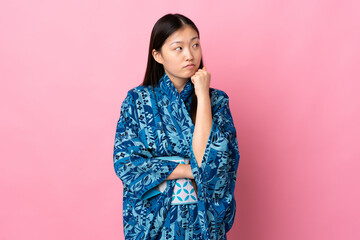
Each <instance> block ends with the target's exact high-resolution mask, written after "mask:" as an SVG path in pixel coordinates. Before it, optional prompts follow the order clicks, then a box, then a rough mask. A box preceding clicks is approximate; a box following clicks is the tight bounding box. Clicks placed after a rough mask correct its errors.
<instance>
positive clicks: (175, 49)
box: [153, 25, 202, 81]
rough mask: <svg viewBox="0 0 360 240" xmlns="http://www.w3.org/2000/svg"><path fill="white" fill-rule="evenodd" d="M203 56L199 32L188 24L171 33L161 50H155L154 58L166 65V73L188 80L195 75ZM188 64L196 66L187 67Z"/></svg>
mask: <svg viewBox="0 0 360 240" xmlns="http://www.w3.org/2000/svg"><path fill="white" fill-rule="evenodd" d="M201 56H202V52H201V46H200V39H199V37H198V34H197V32H196V31H195V30H194V29H193V28H192V27H190V26H188V25H185V26H184V27H182V28H181V29H179V30H177V31H175V32H174V33H173V34H171V35H170V36H169V37H168V38H167V39H166V41H165V42H164V44H163V46H162V47H161V50H160V52H157V51H155V49H154V50H153V57H154V59H155V60H156V61H157V62H158V63H160V64H162V65H163V66H164V70H165V72H166V74H167V75H168V76H169V78H170V79H171V80H175V81H178V80H182V81H186V80H187V79H188V78H189V77H191V76H192V75H194V74H195V72H196V71H197V70H198V68H199V66H200V61H201ZM188 64H194V66H193V67H190V68H189V67H185V66H186V65H188Z"/></svg>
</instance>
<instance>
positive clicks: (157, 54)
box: [152, 49, 163, 64]
mask: <svg viewBox="0 0 360 240" xmlns="http://www.w3.org/2000/svg"><path fill="white" fill-rule="evenodd" d="M152 56H153V57H154V59H155V61H157V62H158V63H160V64H163V58H162V56H161V53H160V52H158V51H156V50H155V49H153V50H152Z"/></svg>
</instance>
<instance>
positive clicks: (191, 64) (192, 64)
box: [185, 64, 195, 67]
mask: <svg viewBox="0 0 360 240" xmlns="http://www.w3.org/2000/svg"><path fill="white" fill-rule="evenodd" d="M189 66H195V64H188V65H186V66H185V67H189Z"/></svg>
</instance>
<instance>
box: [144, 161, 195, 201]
mask: <svg viewBox="0 0 360 240" xmlns="http://www.w3.org/2000/svg"><path fill="white" fill-rule="evenodd" d="M156 158H157V159H162V160H164V161H173V162H178V163H180V164H190V159H187V158H183V157H179V156H164V157H156ZM174 180H176V181H175V186H174V190H173V194H172V198H171V205H179V204H192V203H197V196H196V193H195V189H194V186H193V184H192V182H191V179H190V178H178V179H174ZM169 184H170V182H169V180H165V181H163V182H162V183H160V184H159V185H158V186H156V187H155V189H154V190H155V191H152V194H151V196H154V195H157V194H160V193H163V192H164V190H165V188H166V187H167V186H168V185H169ZM149 197H150V196H149Z"/></svg>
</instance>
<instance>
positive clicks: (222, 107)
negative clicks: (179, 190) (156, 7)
mask: <svg viewBox="0 0 360 240" xmlns="http://www.w3.org/2000/svg"><path fill="white" fill-rule="evenodd" d="M193 91H194V87H193V85H192V84H191V79H190V78H189V79H188V81H187V83H186V85H185V86H184V88H183V90H182V91H181V92H180V93H179V92H178V91H177V89H176V88H175V86H174V85H173V83H172V82H171V80H170V79H169V77H168V76H167V74H166V73H165V74H164V75H163V77H162V78H161V79H160V81H159V84H158V85H157V86H156V87H154V88H152V87H151V86H138V87H135V88H133V89H130V90H129V91H128V93H127V96H126V98H125V99H124V101H123V103H122V105H121V112H120V118H119V120H118V122H117V127H116V134H115V144H114V153H113V163H114V168H115V172H116V174H117V176H118V177H119V178H120V179H121V181H122V183H123V186H124V189H123V222H124V234H125V239H226V232H228V231H229V230H230V228H231V227H232V225H233V222H234V218H235V211H236V202H235V198H234V188H235V181H236V175H237V168H238V163H239V159H240V154H239V149H238V142H237V138H236V130H235V126H234V123H233V119H232V116H231V113H230V108H229V97H228V96H227V94H226V93H225V92H223V91H221V90H218V89H214V88H210V99H211V111H212V116H213V122H212V127H211V132H210V136H209V138H208V141H207V145H206V150H205V153H204V156H203V159H202V163H201V166H200V167H199V166H198V164H197V162H196V160H195V157H194V153H193V149H192V136H193V131H194V124H193V122H192V120H191V117H190V103H191V94H192V92H193ZM171 156H177V157H183V158H187V159H190V165H191V169H192V173H193V175H194V179H195V182H196V185H197V202H196V203H192V204H180V205H172V204H171V198H172V196H173V191H174V186H175V184H176V179H174V180H166V181H165V182H166V183H167V185H166V188H165V190H164V191H163V192H159V191H158V188H157V187H158V186H159V184H161V183H163V182H164V180H165V179H166V178H167V177H168V176H169V175H170V174H171V172H172V171H173V170H174V169H175V167H176V166H177V165H178V164H181V163H179V162H174V161H167V160H165V158H166V157H171Z"/></svg>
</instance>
